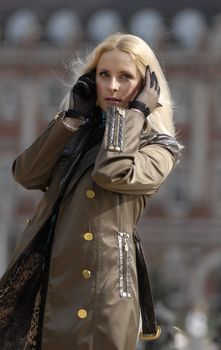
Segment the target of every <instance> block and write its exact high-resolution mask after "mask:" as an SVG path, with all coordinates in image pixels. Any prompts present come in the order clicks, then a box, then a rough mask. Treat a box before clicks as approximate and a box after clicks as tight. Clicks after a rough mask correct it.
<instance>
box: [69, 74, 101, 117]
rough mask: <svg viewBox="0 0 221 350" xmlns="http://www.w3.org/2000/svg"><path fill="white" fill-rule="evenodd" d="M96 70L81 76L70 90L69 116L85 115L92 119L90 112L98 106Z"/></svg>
mask: <svg viewBox="0 0 221 350" xmlns="http://www.w3.org/2000/svg"><path fill="white" fill-rule="evenodd" d="M96 99H97V95H96V84H95V70H93V71H91V72H89V73H85V74H83V75H82V76H80V77H79V79H78V80H77V82H76V84H75V85H74V86H73V88H72V89H71V92H70V100H69V109H68V111H67V112H66V117H68V118H79V117H84V118H85V119H90V114H91V113H92V112H93V109H94V107H95V106H96Z"/></svg>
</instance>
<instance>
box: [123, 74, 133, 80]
mask: <svg viewBox="0 0 221 350" xmlns="http://www.w3.org/2000/svg"><path fill="white" fill-rule="evenodd" d="M121 78H122V79H124V80H130V79H134V77H133V75H132V74H130V73H123V74H122V75H121Z"/></svg>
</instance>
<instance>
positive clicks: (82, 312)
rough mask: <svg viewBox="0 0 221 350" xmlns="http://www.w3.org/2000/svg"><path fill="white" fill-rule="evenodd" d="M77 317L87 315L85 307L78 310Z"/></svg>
mask: <svg viewBox="0 0 221 350" xmlns="http://www.w3.org/2000/svg"><path fill="white" fill-rule="evenodd" d="M78 317H79V318H86V317H87V310H85V309H80V310H78Z"/></svg>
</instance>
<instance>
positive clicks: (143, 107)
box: [129, 66, 161, 117]
mask: <svg viewBox="0 0 221 350" xmlns="http://www.w3.org/2000/svg"><path fill="white" fill-rule="evenodd" d="M159 96H160V87H159V83H158V80H157V77H156V74H155V72H151V71H150V67H149V66H147V67H146V71H145V77H144V83H143V87H142V90H141V92H140V93H139V94H138V95H137V96H136V97H135V98H134V99H133V100H132V101H130V103H129V108H134V109H138V110H139V111H141V112H142V113H143V114H144V116H145V117H147V116H148V115H149V114H150V113H152V111H153V110H154V108H155V107H156V106H157V105H158V106H161V105H160V104H158V100H159Z"/></svg>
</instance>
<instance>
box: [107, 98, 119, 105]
mask: <svg viewBox="0 0 221 350" xmlns="http://www.w3.org/2000/svg"><path fill="white" fill-rule="evenodd" d="M105 101H106V102H107V103H108V104H111V105H118V104H119V103H120V102H121V100H120V99H118V98H115V97H107V98H105Z"/></svg>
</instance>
